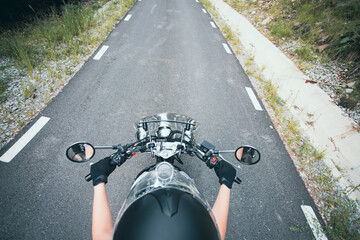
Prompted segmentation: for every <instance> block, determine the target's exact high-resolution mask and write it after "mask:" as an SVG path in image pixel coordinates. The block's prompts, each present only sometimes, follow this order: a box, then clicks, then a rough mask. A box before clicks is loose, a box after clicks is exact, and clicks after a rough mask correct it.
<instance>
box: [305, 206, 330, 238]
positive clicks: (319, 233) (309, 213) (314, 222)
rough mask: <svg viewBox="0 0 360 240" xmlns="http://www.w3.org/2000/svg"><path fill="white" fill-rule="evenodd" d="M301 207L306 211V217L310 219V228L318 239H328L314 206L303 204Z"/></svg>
mask: <svg viewBox="0 0 360 240" xmlns="http://www.w3.org/2000/svg"><path fill="white" fill-rule="evenodd" d="M301 209H302V210H303V212H304V215H305V217H306V220H307V221H308V224H309V225H310V228H311V230H312V232H313V234H314V236H315V239H316V240H327V239H328V238H327V237H326V235H325V234H324V232H323V230H322V228H321V225H320V222H319V220H318V219H317V218H316V215H315V212H314V210H313V209H312V207H310V206H307V205H301Z"/></svg>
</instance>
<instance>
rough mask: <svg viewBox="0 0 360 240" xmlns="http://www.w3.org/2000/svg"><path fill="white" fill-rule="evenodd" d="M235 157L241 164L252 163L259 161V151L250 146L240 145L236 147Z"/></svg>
mask: <svg viewBox="0 0 360 240" xmlns="http://www.w3.org/2000/svg"><path fill="white" fill-rule="evenodd" d="M235 157H236V159H237V160H238V161H239V162H241V163H242V164H247V165H253V164H256V163H258V162H259V161H260V152H259V150H257V149H256V148H254V147H251V146H241V147H239V148H238V149H236V151H235Z"/></svg>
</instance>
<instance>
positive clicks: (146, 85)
mask: <svg viewBox="0 0 360 240" xmlns="http://www.w3.org/2000/svg"><path fill="white" fill-rule="evenodd" d="M202 9H203V6H202V5H201V4H199V3H197V2H196V0H142V1H139V2H137V3H136V4H135V5H134V7H133V8H132V9H131V11H130V12H129V15H128V16H127V18H126V20H127V21H125V20H124V21H122V22H121V23H120V24H119V25H118V26H117V27H116V29H114V30H113V32H112V33H111V34H110V36H109V37H108V39H107V40H106V41H105V42H104V43H103V44H104V45H106V46H108V49H107V51H106V52H105V53H104V54H103V55H102V56H101V58H100V59H99V60H94V59H93V58H91V59H90V60H89V61H88V62H87V63H86V64H85V65H84V67H83V68H82V69H81V70H80V71H79V72H78V73H77V74H76V76H75V77H74V78H73V79H72V80H71V81H70V83H69V84H68V85H67V86H66V87H65V88H64V90H63V92H62V93H60V94H59V95H58V96H57V97H56V99H55V100H54V101H53V102H52V103H51V104H49V106H48V107H47V108H46V109H45V110H44V111H43V112H42V113H41V114H40V115H41V116H46V117H49V118H50V121H49V122H48V123H47V124H46V125H45V127H44V128H43V129H42V130H41V131H40V132H39V133H38V135H36V136H35V138H34V139H33V140H32V141H31V142H30V143H29V144H28V145H27V146H26V147H25V148H24V149H23V150H22V151H21V152H20V153H19V154H18V155H17V156H16V157H15V158H14V159H13V160H12V161H11V162H10V163H2V162H0V174H1V177H2V178H1V183H0V186H1V195H0V216H1V220H0V226H1V227H0V236H1V238H2V239H90V237H91V206H92V194H93V191H92V186H91V184H90V183H87V182H85V181H84V176H85V175H86V174H87V173H88V172H89V165H88V164H87V163H85V164H75V163H72V162H70V161H67V160H66V158H65V155H64V153H65V149H66V147H67V146H68V145H70V144H71V143H72V142H75V141H78V140H86V141H88V142H91V143H93V144H94V145H110V144H118V143H123V144H125V143H128V142H130V141H133V140H135V137H134V134H135V130H134V128H133V123H134V122H135V121H136V120H138V119H139V118H141V117H143V116H145V115H150V114H153V113H160V112H177V113H182V114H185V115H188V116H191V117H193V118H195V119H196V120H197V121H198V122H200V124H201V126H200V128H199V129H198V131H197V132H196V137H197V139H198V141H199V142H201V141H202V140H205V139H206V140H208V141H210V142H212V143H213V144H214V145H216V146H217V148H218V149H235V148H236V147H238V146H239V145H245V144H249V145H253V146H255V147H257V148H258V149H259V150H260V151H261V152H262V161H261V162H260V163H259V164H258V165H255V166H243V167H242V169H240V170H239V171H238V175H239V176H240V178H241V179H242V180H243V183H242V184H241V185H234V187H233V190H232V195H231V205H230V209H231V210H230V215H229V220H228V231H227V239H232V240H235V239H236V240H238V239H311V238H312V237H313V236H312V233H311V231H310V229H309V228H308V227H306V226H307V223H306V219H305V217H304V214H303V212H302V210H301V207H300V206H301V205H302V204H305V205H310V206H312V207H314V203H313V201H312V199H311V198H310V196H309V194H308V193H307V191H306V189H305V187H304V184H303V182H302V181H301V179H300V177H299V176H298V173H297V172H296V170H295V167H294V166H293V163H292V161H291V159H290V157H289V156H288V154H287V152H286V150H285V148H284V146H283V143H282V142H281V140H280V138H279V136H278V134H277V132H276V130H275V129H274V127H273V126H272V123H271V121H270V119H269V116H268V114H267V112H266V111H264V110H263V111H259V110H256V109H255V108H254V105H253V103H252V101H251V100H250V98H249V95H248V93H247V91H246V89H245V88H246V87H249V88H251V84H250V82H249V80H248V78H247V76H246V75H245V73H244V71H243V69H242V68H241V66H240V65H239V63H238V61H237V59H236V58H235V56H234V55H233V54H231V52H230V53H228V52H227V51H226V49H225V48H224V45H223V43H226V41H225V40H224V38H223V37H222V35H221V34H220V31H219V29H218V28H214V25H212V24H211V23H210V22H211V21H212V19H211V18H210V16H209V14H208V13H206V12H204V11H203V10H202ZM130 15H131V17H130ZM34 122H35V121H34ZM29 127H30V125H29V126H28V127H27V128H26V129H25V130H27V129H29ZM19 137H20V136H18V137H17V138H16V139H15V141H13V142H12V143H11V144H9V145H8V146H7V147H6V148H9V147H10V146H11V145H12V144H13V143H14V142H16V140H17V139H18V138H19ZM3 153H4V150H3V151H1V154H3ZM109 153H110V152H109V151H98V152H97V155H96V159H100V158H101V157H104V156H106V155H107V154H109ZM228 159H231V160H232V161H234V163H235V159H234V158H232V155H231V154H230V155H229V156H228ZM183 161H184V162H185V166H184V169H185V170H186V171H187V172H188V173H189V175H190V176H192V177H194V179H195V182H196V183H197V185H198V188H199V190H200V191H201V192H202V193H203V194H204V196H205V197H206V198H207V199H208V201H209V202H210V204H213V203H214V201H215V198H216V195H217V191H218V188H219V186H218V182H217V177H216V175H215V173H214V172H213V171H212V170H209V169H207V168H206V167H205V166H204V164H203V163H202V162H200V161H199V160H198V159H196V158H190V157H185V158H184V159H183ZM151 163H153V160H152V159H150V157H149V156H145V155H143V156H141V155H138V156H137V157H136V158H133V159H132V160H131V161H128V162H127V163H126V164H124V165H123V166H122V167H121V168H119V169H117V171H115V172H114V173H113V174H112V175H111V176H110V178H109V183H108V184H107V189H108V195H109V201H110V205H111V210H112V212H113V216H114V217H115V216H116V214H117V211H118V210H119V209H120V207H121V204H122V202H123V200H124V199H125V197H126V195H127V193H128V190H129V188H130V184H131V182H132V180H133V178H134V177H135V176H136V175H137V173H138V172H139V171H140V170H142V169H143V168H144V167H146V166H148V165H149V164H151ZM294 226H300V227H305V231H292V230H290V228H291V227H294Z"/></svg>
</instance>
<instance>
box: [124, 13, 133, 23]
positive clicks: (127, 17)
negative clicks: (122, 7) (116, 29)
mask: <svg viewBox="0 0 360 240" xmlns="http://www.w3.org/2000/svg"><path fill="white" fill-rule="evenodd" d="M131 17H132V15H131V14H128V15H127V16H126V17H125V19H124V21H126V22H127V21H129V20H130V18H131Z"/></svg>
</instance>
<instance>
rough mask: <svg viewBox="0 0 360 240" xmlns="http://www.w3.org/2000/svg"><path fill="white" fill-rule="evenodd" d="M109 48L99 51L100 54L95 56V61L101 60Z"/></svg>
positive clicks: (104, 47) (105, 47) (103, 47)
mask: <svg viewBox="0 0 360 240" xmlns="http://www.w3.org/2000/svg"><path fill="white" fill-rule="evenodd" d="M108 48H109V46H105V45H104V46H102V48H101V49H100V50H99V51H98V53H97V54H96V55H95V57H94V60H100V58H101V57H102V55H104V53H105V52H106V50H107V49H108Z"/></svg>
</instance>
